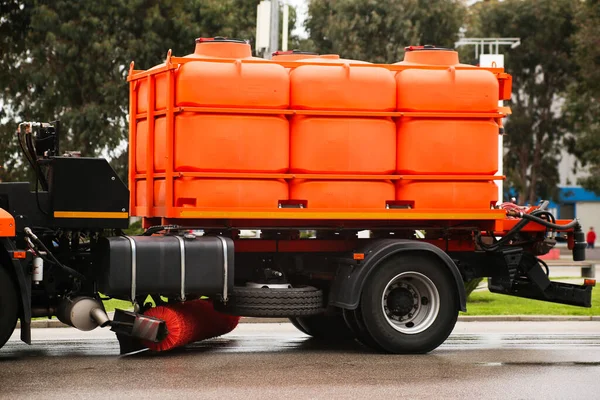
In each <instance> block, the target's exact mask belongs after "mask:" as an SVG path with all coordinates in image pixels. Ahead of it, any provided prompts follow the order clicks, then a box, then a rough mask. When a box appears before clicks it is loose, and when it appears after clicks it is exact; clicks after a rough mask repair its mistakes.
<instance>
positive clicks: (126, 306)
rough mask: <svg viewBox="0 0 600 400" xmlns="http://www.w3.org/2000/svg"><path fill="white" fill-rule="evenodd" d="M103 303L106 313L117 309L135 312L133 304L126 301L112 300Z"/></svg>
mask: <svg viewBox="0 0 600 400" xmlns="http://www.w3.org/2000/svg"><path fill="white" fill-rule="evenodd" d="M103 303H104V308H105V309H106V312H110V311H115V308H120V309H121V310H133V305H132V304H131V302H130V301H126V300H116V299H111V300H104V301H103ZM153 304H154V303H153Z"/></svg>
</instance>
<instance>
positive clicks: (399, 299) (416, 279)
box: [381, 271, 440, 335]
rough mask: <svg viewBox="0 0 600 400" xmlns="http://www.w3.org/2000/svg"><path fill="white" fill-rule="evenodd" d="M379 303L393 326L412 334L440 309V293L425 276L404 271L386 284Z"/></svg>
mask: <svg viewBox="0 0 600 400" xmlns="http://www.w3.org/2000/svg"><path fill="white" fill-rule="evenodd" d="M381 306H382V310H383V313H384V315H385V318H386V320H387V322H388V323H389V324H390V326H391V327H392V328H394V329H395V330H397V331H399V332H402V333H405V334H409V335H411V334H412V335H414V334H417V333H421V332H423V331H424V330H426V329H427V328H429V327H430V326H431V325H432V324H433V322H434V321H435V319H436V318H437V316H438V314H439V310H440V295H439V292H438V290H437V288H436V286H435V284H434V283H433V282H432V281H431V279H429V278H428V277H427V276H425V275H423V274H421V273H419V272H414V271H409V272H403V273H401V274H398V275H396V276H395V277H394V278H392V279H391V280H390V281H389V282H388V284H387V285H386V287H385V289H384V291H383V295H382V298H381Z"/></svg>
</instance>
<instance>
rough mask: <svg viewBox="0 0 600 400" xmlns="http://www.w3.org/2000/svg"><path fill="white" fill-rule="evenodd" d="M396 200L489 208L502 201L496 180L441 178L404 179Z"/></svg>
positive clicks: (431, 206)
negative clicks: (461, 180) (435, 179)
mask: <svg viewBox="0 0 600 400" xmlns="http://www.w3.org/2000/svg"><path fill="white" fill-rule="evenodd" d="M396 200H398V201H402V202H414V208H415V209H417V210H419V209H486V210H489V209H490V206H491V204H492V203H496V202H497V201H498V187H497V186H496V185H495V184H494V182H472V181H466V182H440V181H410V180H400V181H398V182H397V183H396Z"/></svg>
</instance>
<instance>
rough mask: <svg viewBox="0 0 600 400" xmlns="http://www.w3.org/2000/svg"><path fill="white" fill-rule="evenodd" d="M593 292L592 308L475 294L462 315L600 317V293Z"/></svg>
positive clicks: (488, 293)
mask: <svg viewBox="0 0 600 400" xmlns="http://www.w3.org/2000/svg"><path fill="white" fill-rule="evenodd" d="M598 289H600V288H594V290H592V307H591V308H585V307H576V306H568V305H563V304H556V303H549V302H546V301H539V300H531V299H524V298H522V297H514V296H507V295H503V294H496V293H490V292H488V291H487V290H483V291H477V292H473V293H472V294H471V296H470V297H469V301H468V302H467V312H466V313H461V315H600V293H598Z"/></svg>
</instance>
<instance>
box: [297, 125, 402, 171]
mask: <svg viewBox="0 0 600 400" xmlns="http://www.w3.org/2000/svg"><path fill="white" fill-rule="evenodd" d="M290 135H291V139H290V142H291V147H290V148H291V150H290V152H291V153H290V171H291V172H297V173H323V174H327V173H331V174H335V173H347V174H391V173H393V172H394V170H395V163H396V125H395V123H394V122H393V121H392V120H391V118H356V117H355V118H340V117H311V116H302V115H299V116H294V117H293V118H292V122H291V134H290Z"/></svg>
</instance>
